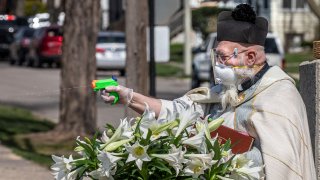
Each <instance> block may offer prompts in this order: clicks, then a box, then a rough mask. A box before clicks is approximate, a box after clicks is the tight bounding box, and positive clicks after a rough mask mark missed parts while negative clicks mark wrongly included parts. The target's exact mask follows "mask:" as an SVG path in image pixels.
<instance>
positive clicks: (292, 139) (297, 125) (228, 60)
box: [102, 4, 316, 180]
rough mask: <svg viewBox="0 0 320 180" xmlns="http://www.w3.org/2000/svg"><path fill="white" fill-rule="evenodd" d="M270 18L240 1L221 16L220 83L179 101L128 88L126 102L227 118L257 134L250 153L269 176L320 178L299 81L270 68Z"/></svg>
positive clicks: (121, 90) (216, 59)
mask: <svg viewBox="0 0 320 180" xmlns="http://www.w3.org/2000/svg"><path fill="white" fill-rule="evenodd" d="M267 32H268V21H267V20H266V19H265V18H263V17H257V16H256V14H255V12H254V10H253V9H252V7H251V6H250V5H247V4H240V5H238V6H237V7H236V8H235V9H234V10H233V11H223V12H221V13H220V14H219V16H218V22H217V40H218V44H217V46H216V48H214V49H213V50H212V60H213V72H214V73H213V74H212V76H213V77H214V82H215V83H214V85H213V86H212V87H211V88H206V87H200V88H196V89H193V90H191V91H190V92H188V93H187V94H185V95H184V96H182V97H181V98H178V99H175V100H173V101H168V100H162V99H161V100H160V99H154V98H150V97H147V96H144V95H142V94H139V93H136V92H133V90H132V89H130V88H126V87H123V86H118V87H108V88H106V90H105V92H104V93H103V94H102V98H103V99H104V100H105V101H106V102H113V96H109V92H118V94H119V96H120V102H121V103H123V104H127V105H128V106H129V107H130V108H132V109H134V110H136V111H137V112H139V113H142V112H143V110H144V108H145V105H144V103H145V102H146V103H148V104H149V106H150V108H151V109H153V110H154V111H155V113H156V115H157V117H158V118H163V117H166V115H167V113H173V112H177V113H179V112H181V111H184V110H185V109H188V108H190V107H191V108H192V109H194V111H198V112H200V113H201V114H202V115H203V117H205V116H206V115H208V114H210V115H211V116H213V118H216V117H223V118H224V119H225V122H224V125H225V126H228V127H230V128H233V129H235V130H237V131H240V132H245V133H248V134H249V135H250V136H252V137H253V138H254V144H253V147H252V148H251V150H250V151H248V152H247V153H246V156H247V157H248V158H249V159H251V160H252V161H253V162H254V165H255V166H264V172H262V173H263V174H265V177H266V179H290V180H291V179H292V180H293V179H306V180H309V179H310V180H311V179H316V174H315V167H314V159H313V155H312V146H311V141H310V134H309V127H308V120H307V115H306V109H305V105H304V103H303V101H302V98H301V96H300V94H299V92H298V90H297V89H296V87H295V82H294V80H293V79H292V78H290V77H289V76H288V75H287V74H286V73H285V72H283V71H282V70H281V68H279V67H278V66H273V67H270V66H269V65H268V63H267V59H266V55H265V52H264V42H265V39H266V36H267Z"/></svg>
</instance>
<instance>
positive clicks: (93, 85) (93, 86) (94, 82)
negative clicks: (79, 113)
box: [91, 80, 97, 89]
mask: <svg viewBox="0 0 320 180" xmlns="http://www.w3.org/2000/svg"><path fill="white" fill-rule="evenodd" d="M96 82H97V80H93V81H92V82H91V87H92V89H94V88H95V87H96Z"/></svg>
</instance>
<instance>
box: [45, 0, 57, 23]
mask: <svg viewBox="0 0 320 180" xmlns="http://www.w3.org/2000/svg"><path fill="white" fill-rule="evenodd" d="M54 1H55V0H47V9H48V12H49V14H50V18H49V21H50V23H51V24H56V23H57V22H58V16H59V13H60V8H59V7H55V4H54Z"/></svg>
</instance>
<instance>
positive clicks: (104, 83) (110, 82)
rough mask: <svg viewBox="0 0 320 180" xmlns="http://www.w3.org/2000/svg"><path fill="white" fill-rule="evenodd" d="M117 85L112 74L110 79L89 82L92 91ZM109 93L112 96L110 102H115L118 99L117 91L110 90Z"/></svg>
mask: <svg viewBox="0 0 320 180" xmlns="http://www.w3.org/2000/svg"><path fill="white" fill-rule="evenodd" d="M118 85H119V84H118V80H117V78H116V77H115V76H112V78H110V79H100V80H93V81H92V83H91V87H92V89H93V90H94V91H99V90H104V89H105V88H106V87H109V86H118ZM109 94H110V96H114V101H113V103H112V104H116V103H117V102H118V101H119V94H118V93H117V92H110V93H109Z"/></svg>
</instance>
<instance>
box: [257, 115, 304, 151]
mask: <svg viewBox="0 0 320 180" xmlns="http://www.w3.org/2000/svg"><path fill="white" fill-rule="evenodd" d="M255 110H256V111H257V112H265V113H270V114H273V115H276V116H280V117H282V118H285V119H287V120H288V121H289V122H290V124H292V125H293V126H294V127H295V128H296V130H297V131H298V133H299V135H300V139H301V141H302V142H303V144H304V145H305V146H306V148H307V149H309V148H308V146H307V143H306V142H304V139H303V136H302V134H301V133H300V131H299V129H298V127H297V126H296V125H295V124H293V123H292V121H290V119H289V118H287V117H285V116H282V115H281V114H276V113H273V112H270V111H265V110H262V109H255Z"/></svg>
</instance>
